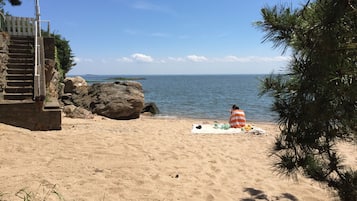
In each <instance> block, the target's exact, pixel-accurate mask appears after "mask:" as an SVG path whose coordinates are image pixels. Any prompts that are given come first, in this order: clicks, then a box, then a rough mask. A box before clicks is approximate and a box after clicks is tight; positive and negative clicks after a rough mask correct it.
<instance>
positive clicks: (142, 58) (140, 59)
mask: <svg viewBox="0 0 357 201" xmlns="http://www.w3.org/2000/svg"><path fill="white" fill-rule="evenodd" d="M131 58H132V59H133V60H134V61H138V62H144V63H151V62H154V59H153V58H152V57H151V56H148V55H145V54H141V53H135V54H132V55H131Z"/></svg>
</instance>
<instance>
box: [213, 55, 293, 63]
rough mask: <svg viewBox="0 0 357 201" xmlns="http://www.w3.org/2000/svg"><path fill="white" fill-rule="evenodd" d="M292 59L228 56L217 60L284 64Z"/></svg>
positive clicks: (283, 57)
mask: <svg viewBox="0 0 357 201" xmlns="http://www.w3.org/2000/svg"><path fill="white" fill-rule="evenodd" d="M289 60H290V57H286V56H276V57H257V56H248V57H237V56H233V55H230V56H226V57H223V58H219V59H216V61H218V62H239V63H250V62H284V61H289Z"/></svg>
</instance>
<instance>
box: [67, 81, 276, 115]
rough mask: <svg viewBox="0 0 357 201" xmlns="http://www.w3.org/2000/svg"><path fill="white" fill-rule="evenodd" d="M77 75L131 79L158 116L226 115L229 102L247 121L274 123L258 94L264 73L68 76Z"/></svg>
mask: <svg viewBox="0 0 357 201" xmlns="http://www.w3.org/2000/svg"><path fill="white" fill-rule="evenodd" d="M73 76H81V77H83V78H84V79H85V80H86V81H87V83H88V84H93V83H101V82H114V81H118V80H126V79H127V80H134V81H137V82H140V83H141V84H142V86H143V90H144V96H145V102H146V103H150V102H153V103H155V104H156V105H157V107H158V108H159V110H160V114H158V115H157V116H158V117H169V118H193V119H212V120H219V121H222V120H223V121H224V120H227V121H228V118H229V111H230V108H231V107H232V105H233V104H237V105H239V107H240V108H241V109H243V110H244V111H245V113H246V118H247V121H252V122H275V121H276V119H277V114H276V113H274V112H272V111H271V109H270V108H271V106H272V103H273V100H272V98H271V97H268V96H265V95H263V96H259V91H260V84H261V81H260V80H261V79H263V78H264V77H266V76H267V74H237V75H211V74H210V75H93V74H86V75H69V76H68V77H73Z"/></svg>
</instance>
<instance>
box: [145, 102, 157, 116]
mask: <svg viewBox="0 0 357 201" xmlns="http://www.w3.org/2000/svg"><path fill="white" fill-rule="evenodd" d="M141 113H144V114H149V115H156V114H159V113H160V110H159V108H158V107H157V106H156V104H155V103H153V102H150V103H145V105H144V108H143V110H142V111H141Z"/></svg>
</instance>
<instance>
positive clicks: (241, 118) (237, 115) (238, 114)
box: [229, 105, 246, 128]
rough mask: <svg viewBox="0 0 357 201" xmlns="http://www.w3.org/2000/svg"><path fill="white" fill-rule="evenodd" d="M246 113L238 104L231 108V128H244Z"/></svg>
mask: <svg viewBox="0 0 357 201" xmlns="http://www.w3.org/2000/svg"><path fill="white" fill-rule="evenodd" d="M245 122H246V119H245V113H244V111H243V110H241V109H239V107H238V106H237V105H233V106H232V109H231V116H230V117H229V124H230V126H231V128H242V127H244V126H245Z"/></svg>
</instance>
